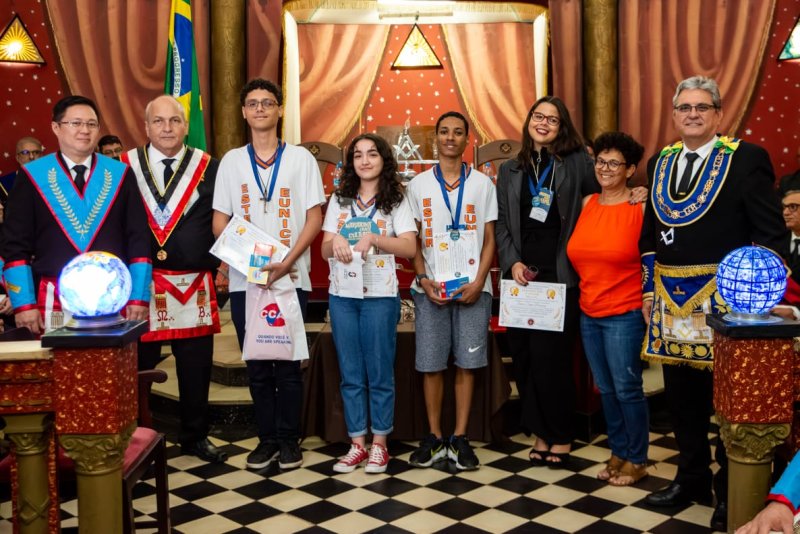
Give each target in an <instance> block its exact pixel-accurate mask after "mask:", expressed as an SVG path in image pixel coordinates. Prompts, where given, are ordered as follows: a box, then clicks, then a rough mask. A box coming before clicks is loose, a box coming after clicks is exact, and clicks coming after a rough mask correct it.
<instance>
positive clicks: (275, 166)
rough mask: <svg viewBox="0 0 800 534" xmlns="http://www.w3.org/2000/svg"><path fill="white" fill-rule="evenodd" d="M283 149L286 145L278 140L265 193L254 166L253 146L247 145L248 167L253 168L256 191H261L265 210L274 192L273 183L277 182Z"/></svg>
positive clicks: (256, 168) (254, 153)
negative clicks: (256, 185)
mask: <svg viewBox="0 0 800 534" xmlns="http://www.w3.org/2000/svg"><path fill="white" fill-rule="evenodd" d="M284 148H286V143H281V141H280V140H278V150H277V152H276V154H275V163H273V164H272V172H271V173H270V182H269V191H267V188H266V186H264V185H262V183H261V175H260V174H259V172H258V165H257V164H256V152H255V150H253V144H252V143H250V144H249V145H247V153H248V154H249V155H250V166H251V167H253V176H255V179H256V184H258V190H259V191H261V194H262V195H264V197H265V198H264V202H265V204H264V206H265V208H264V209H266V205H267V204H268V203H269V202H270V201H271V200H272V193H274V192H275V183H276V182H277V181H278V170H279V169H280V167H281V158H282V157H283V149H284Z"/></svg>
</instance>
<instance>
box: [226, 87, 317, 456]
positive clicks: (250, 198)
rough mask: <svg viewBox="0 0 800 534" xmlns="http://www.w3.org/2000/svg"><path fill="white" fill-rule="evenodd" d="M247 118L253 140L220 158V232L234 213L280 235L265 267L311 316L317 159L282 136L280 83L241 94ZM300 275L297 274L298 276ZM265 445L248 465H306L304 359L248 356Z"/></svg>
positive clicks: (234, 289)
mask: <svg viewBox="0 0 800 534" xmlns="http://www.w3.org/2000/svg"><path fill="white" fill-rule="evenodd" d="M240 100H241V104H242V116H243V117H244V118H245V120H246V121H247V124H248V126H249V127H250V134H251V138H252V143H250V144H248V145H246V146H243V147H240V148H234V149H233V150H230V151H229V152H228V153H227V154H225V156H224V157H223V158H222V161H221V162H220V165H219V170H218V171H217V182H216V187H215V189H214V204H213V207H214V218H213V230H214V235H215V236H219V235H220V234H221V233H222V231H223V230H224V229H225V226H226V225H227V224H228V221H230V219H231V217H232V216H233V215H234V214H237V215H241V216H242V217H244V218H245V219H247V220H249V221H250V222H251V223H253V224H255V225H256V226H258V227H259V228H261V229H262V230H264V231H266V232H267V233H269V234H270V235H272V236H273V237H275V238H277V239H279V240H280V241H282V242H283V243H284V244H285V245H286V246H288V247H289V252H288V253H287V255H286V257H285V258H283V259H282V260H281V261H280V262H273V263H271V264H269V265H268V266H266V267H265V270H269V271H270V275H269V284H268V286H269V285H270V284H272V283H274V282H275V281H276V280H278V279H279V278H281V277H283V276H286V275H290V273H291V276H292V278H293V279H294V281H295V286H296V287H297V295H298V298H299V300H300V307H301V309H302V310H303V315H305V306H306V303H307V301H308V292H309V291H311V278H310V276H309V271H310V268H311V261H310V252H309V250H308V247H309V246H310V245H311V242H312V241H313V240H314V238H315V237H316V235H317V233H319V230H320V228H321V226H322V208H321V205H322V204H324V203H325V193H324V191H323V188H322V178H321V177H320V173H319V167H318V166H317V162H316V160H315V159H314V157H313V156H312V155H311V154H310V153H309V152H308V151H307V150H306V149H304V148H302V147H297V146H294V145H289V144H287V143H285V142H282V141H281V140H280V139H279V138H278V121H279V120H280V118H281V117H282V116H283V108H282V101H283V94H282V92H281V89H280V88H279V87H278V86H277V85H275V84H274V83H272V82H270V81H267V80H263V79H260V78H256V79H254V80H251V81H250V82H248V83H247V84H246V85H245V86H244V88H242V91H241V93H240ZM295 276H296V278H295ZM246 287H247V278H246V277H245V275H243V274H242V273H239V272H237V271H235V270H234V269H231V270H230V295H231V296H230V300H231V319H232V320H233V323H234V326H235V327H236V334H237V336H238V338H239V348H241V347H242V344H243V342H244V334H245V289H246ZM247 374H248V377H249V379H250V394H251V396H252V397H253V407H254V408H255V417H256V424H257V426H258V437H259V444H258V446H257V447H256V449H255V450H254V451H253V452H251V453H250V454H249V455H248V457H247V467H248V468H251V469H261V468H264V467H267V466H268V465H269V464H270V462H272V460H274V459H275V458H276V457H278V458H279V460H278V461H279V466H280V467H281V469H291V468H295V467H299V466H300V465H301V464H302V463H303V456H302V453H301V452H300V447H299V444H298V441H299V439H300V413H301V407H302V402H303V380H302V375H301V373H300V362H296V361H275V360H247Z"/></svg>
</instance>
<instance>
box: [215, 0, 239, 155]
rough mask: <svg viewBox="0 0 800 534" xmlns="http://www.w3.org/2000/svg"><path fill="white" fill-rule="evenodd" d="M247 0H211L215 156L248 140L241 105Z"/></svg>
mask: <svg viewBox="0 0 800 534" xmlns="http://www.w3.org/2000/svg"><path fill="white" fill-rule="evenodd" d="M245 6H246V3H245V0H211V16H210V20H211V121H212V124H213V128H212V129H213V132H214V155H215V156H217V157H222V156H223V155H224V154H225V153H226V152H227V151H228V150H230V149H232V148H236V147H239V146H242V145H243V144H245V142H246V141H247V135H246V132H245V123H244V119H243V118H242V105H241V103H240V102H239V91H241V89H242V87H243V86H244V84H245V82H246V80H245V77H246V75H247V49H246V40H245V35H246V29H247V24H246V19H245V13H246V11H245Z"/></svg>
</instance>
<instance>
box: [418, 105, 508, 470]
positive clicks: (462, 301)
mask: <svg viewBox="0 0 800 534" xmlns="http://www.w3.org/2000/svg"><path fill="white" fill-rule="evenodd" d="M468 139H469V125H468V124H467V120H466V118H464V116H463V115H462V114H461V113H458V112H455V111H449V112H447V113H445V114H444V115H442V116H441V117H439V120H438V121H437V122H436V145H437V147H438V150H439V163H438V164H437V165H436V166H435V167H433V168H432V169H430V170H428V171H425V172H423V173H421V174H419V175H418V176H416V177H415V178H414V179H413V180H412V181H411V182H410V183H409V185H408V195H409V197H410V199H411V200H412V209H413V210H414V217H415V218H416V219H417V222H418V224H419V226H420V231H419V239H420V247H419V249H418V250H417V254H416V256H415V257H414V270H415V271H416V273H417V278H416V284H415V286H413V287H412V290H413V291H414V295H413V296H414V304H415V306H416V322H415V324H416V349H417V353H416V368H417V370H418V371H421V372H423V373H425V374H424V378H423V381H424V382H423V383H424V392H425V405H426V406H427V407H428V412H427V415H428V425H429V427H430V431H431V433H430V435H429V436H427V437H426V438H425V439H423V440H422V442H421V443H420V446H419V448H418V449H417V450H416V451H414V452H413V453H412V454H411V458H410V459H409V463H411V465H414V466H417V467H428V466H430V465H432V464H433V462H435V461H437V460H439V459H441V458H444V457H448V458H450V459H451V460H453V461H455V462H456V467H457V468H458V469H477V468H478V467H479V465H480V462H479V461H478V458H477V456H476V455H475V452H474V451H473V450H472V448H471V447H470V445H469V441H468V440H467V437H466V432H467V422H468V420H469V411H470V407H471V403H472V392H473V389H474V381H475V378H474V371H473V370H474V369H477V368H481V367H485V366H486V362H487V353H488V349H487V346H486V345H487V334H488V327H489V318H490V316H491V308H492V289H491V281H490V280H489V278H488V276H487V275H488V274H489V268H490V267H491V264H492V259H493V258H494V252H495V240H494V222H495V221H496V220H497V196H496V194H495V188H494V184H493V183H492V181H491V179H490V178H489V177H488V176H486V175H485V174H482V173H480V172H478V171H476V170H474V169H470V168H469V167H468V166H467V164H466V163H464V162H463V161H462V159H461V158H462V156H463V154H464V150H465V149H466V147H467V141H468ZM459 240H461V241H460V242H459ZM455 248H459V249H460V250H461V251H462V252H465V254H464V255H463V256H461V257H463V258H464V259H465V261H464V265H458V264H456V263H454V262H453V263H451V264H449V265H447V266H445V265H443V264H444V263H445V261H444V260H446V259H449V260H452V259H453V258H454V256H455V255H451V256H450V257H449V258H444V257H443V254H442V252H443V251H449V250H453V249H455ZM437 256H438V257H439V258H440V261H439V263H440V264H439V265H437ZM465 276H469V278H470V279H471V281H470V282H469V283H465V284H463V285H461V286H460V287H458V289H456V290H455V292H453V293H452V294H450V295H449V297H446V298H445V297H442V296H441V295H442V293H441V284H442V283H445V282H448V281H451V282H454V281H455V280H458V279H463V277H465ZM454 283H455V284H456V285H458V283H457V282H454ZM451 349H452V352H453V355H454V357H455V364H456V380H455V399H456V423H455V428H454V430H453V434H452V435H451V436H450V437H449V438H448V439H443V434H442V429H441V401H442V396H443V389H444V373H443V371H444V370H445V369H446V368H447V358H448V356H449V353H450V351H451Z"/></svg>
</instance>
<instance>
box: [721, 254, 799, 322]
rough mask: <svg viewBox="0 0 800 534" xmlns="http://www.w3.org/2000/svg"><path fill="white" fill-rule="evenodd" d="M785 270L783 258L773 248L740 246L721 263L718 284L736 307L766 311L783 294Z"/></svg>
mask: <svg viewBox="0 0 800 534" xmlns="http://www.w3.org/2000/svg"><path fill="white" fill-rule="evenodd" d="M786 274H787V273H786V267H784V265H783V260H781V258H780V257H779V256H778V255H777V254H775V253H774V252H772V251H771V250H768V249H766V248H763V247H741V248H737V249H736V250H734V251H733V252H731V253H729V254H728V255H727V256H725V257H724V258H723V259H722V261H721V262H720V263H719V267H717V288H718V289H719V293H720V295H721V296H722V298H723V299H724V300H725V302H726V303H727V304H728V306H730V307H731V309H732V310H733V311H735V312H738V313H746V314H764V313H767V312H768V311H769V310H771V309H772V308H773V307H775V305H776V304H778V303H779V302H780V301H781V299H782V298H783V294H784V293H785V292H786Z"/></svg>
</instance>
